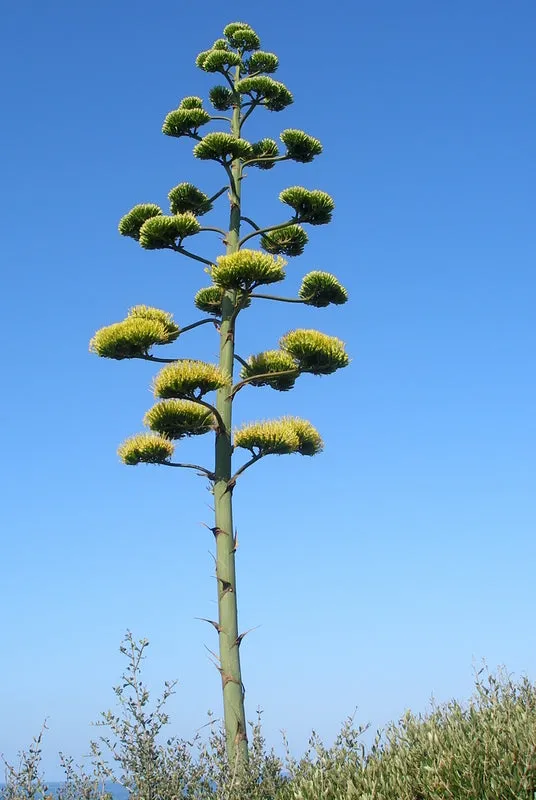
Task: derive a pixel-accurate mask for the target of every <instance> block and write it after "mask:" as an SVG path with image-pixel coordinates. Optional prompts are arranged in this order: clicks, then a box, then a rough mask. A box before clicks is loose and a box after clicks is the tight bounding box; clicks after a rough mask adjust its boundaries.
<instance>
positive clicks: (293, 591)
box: [0, 0, 536, 778]
mask: <svg viewBox="0 0 536 800" xmlns="http://www.w3.org/2000/svg"><path fill="white" fill-rule="evenodd" d="M289 8H290V7H289V4H288V3H287V2H283V0H273V2H271V3H269V4H251V3H246V2H242V0H240V1H239V2H233V3H230V4H229V3H227V4H223V3H221V2H216V0H210V2H204V3H194V2H187V3H164V2H161V0H154V2H152V3H151V4H147V3H141V2H139V1H138V0H133V2H129V3H126V2H122V0H119V1H118V2H112V3H105V2H103V0H96V2H93V3H90V4H87V3H72V2H67V0H62V1H60V0H51V2H49V3H46V4H43V3H37V4H36V3H34V2H30V1H29V0H20V2H18V3H15V4H13V3H12V4H10V5H9V7H6V9H5V10H4V14H3V25H2V33H1V36H2V39H3V41H2V42H1V47H0V58H1V60H2V70H1V71H2V76H3V80H4V83H5V86H4V97H3V109H2V110H3V117H4V123H3V125H2V130H1V133H0V136H1V139H2V142H1V146H2V153H3V156H4V165H3V169H2V173H3V183H4V190H3V192H2V200H1V203H2V206H3V208H2V227H3V237H2V242H3V243H2V250H3V253H2V255H3V262H4V270H3V275H2V284H3V291H2V296H3V298H4V301H3V313H2V315H1V325H2V341H3V342H4V348H3V349H4V354H3V359H2V362H3V375H4V387H5V388H4V392H3V404H2V405H3V451H4V456H3V458H2V467H1V471H2V477H1V485H2V489H3V500H2V504H1V518H2V519H1V524H2V534H3V538H2V553H3V559H2V561H3V568H2V581H1V590H0V591H1V608H2V643H3V648H2V650H3V657H2V671H1V681H0V719H1V726H0V752H4V753H5V754H6V756H8V757H12V756H13V755H14V753H15V751H16V750H17V749H19V748H21V747H23V746H25V745H26V744H27V743H29V741H30V738H31V736H32V735H33V734H34V733H35V732H36V731H37V730H38V728H39V726H40V724H41V721H42V720H43V718H45V717H48V718H49V727H50V731H49V733H48V736H47V743H46V748H45V768H46V771H47V774H48V776H49V777H50V778H53V777H56V776H58V774H59V771H58V767H57V757H56V752H57V751H58V750H59V749H62V750H64V751H66V752H71V753H72V754H73V755H75V756H78V755H80V754H81V753H83V752H86V750H87V742H88V740H89V738H90V737H91V736H92V735H95V733H96V732H95V731H93V730H92V729H91V728H90V727H89V723H90V722H91V721H92V720H95V719H96V718H97V716H98V713H99V711H101V710H104V709H106V708H108V707H109V706H110V705H112V704H113V694H112V690H111V687H112V685H114V684H115V682H116V680H117V679H118V677H119V675H120V672H121V668H122V659H121V656H120V655H119V653H118V647H119V644H120V640H121V638H122V636H123V633H124V631H125V630H126V628H127V627H128V628H131V629H132V631H133V632H134V633H135V635H136V636H140V637H141V636H146V637H147V638H148V639H149V640H150V641H151V648H150V659H149V660H148V662H147V670H146V677H147V680H148V682H149V683H150V685H151V687H153V688H154V689H155V690H156V689H157V688H158V687H159V686H160V685H161V683H162V682H163V680H164V679H171V678H178V679H179V682H180V685H179V688H178V694H177V696H176V697H175V699H174V701H173V703H172V705H171V708H170V710H171V712H172V715H173V732H174V733H176V734H178V735H183V736H190V735H191V734H192V731H193V730H194V729H196V728H198V727H199V726H201V725H202V724H203V723H204V722H205V712H206V711H207V710H208V709H209V708H211V709H213V710H214V711H216V712H217V713H219V709H220V697H219V693H220V687H219V679H218V676H217V674H216V671H215V670H214V667H213V666H212V665H211V664H210V662H209V660H208V657H207V651H206V650H205V649H204V647H203V645H204V644H207V645H208V646H209V647H211V648H213V647H215V645H216V641H215V634H214V633H213V631H212V629H211V628H209V627H208V626H206V627H205V626H204V625H203V623H200V622H197V621H196V620H195V617H197V616H201V617H202V616H213V615H214V614H215V613H216V612H215V602H214V601H215V585H214V578H213V576H212V562H211V558H210V555H209V550H210V549H211V547H212V541H211V536H210V534H209V533H208V532H207V531H206V530H205V529H204V528H203V527H201V525H200V522H201V521H203V520H205V521H210V510H209V507H208V506H209V504H210V496H209V494H208V493H207V492H206V490H205V488H204V484H203V482H202V481H201V480H200V479H198V478H196V477H195V475H193V474H183V473H182V472H181V474H177V471H175V470H165V469H164V468H153V469H151V468H144V467H139V468H137V469H132V468H126V467H123V466H122V465H121V464H120V463H119V462H118V459H117V456H116V454H115V450H116V446H117V444H118V442H119V441H121V440H122V439H123V438H125V437H126V436H128V435H130V434H131V433H134V432H136V431H138V430H139V429H140V425H141V417H142V416H143V413H144V412H145V410H146V409H147V408H148V407H149V406H150V405H151V395H150V393H149V391H148V386H149V383H150V379H151V376H152V374H153V373H154V369H153V368H152V365H150V364H144V363H142V362H136V361H133V362H120V363H116V362H108V361H105V360H100V359H97V358H96V357H95V356H91V355H89V354H88V352H87V343H88V340H89V338H90V336H91V335H92V334H93V332H94V331H95V330H96V329H97V328H99V327H101V326H102V325H105V324H108V323H110V322H112V321H115V320H119V319H121V318H122V317H123V316H124V314H125V312H126V310H127V309H128V308H129V306H131V305H133V304H135V303H147V304H151V305H156V306H159V307H162V308H166V309H168V310H170V311H173V312H174V313H175V315H176V318H177V320H178V321H179V323H181V324H188V323H189V322H192V321H194V320H195V319H196V318H197V315H196V312H195V309H194V307H193V305H192V301H191V298H192V295H193V293H194V292H195V291H196V290H197V289H198V288H199V287H201V286H203V285H205V284H206V276H204V274H203V271H202V268H198V267H196V266H195V265H194V264H193V262H189V261H186V260H181V259H180V258H179V257H178V256H177V257H173V254H166V253H147V252H144V251H142V250H141V249H140V248H138V247H137V246H136V245H135V243H133V242H131V241H130V240H124V239H121V237H120V236H119V235H118V233H117V221H118V219H119V218H120V217H121V215H122V214H124V213H125V212H126V211H127V210H128V209H129V208H131V207H132V206H133V205H134V204H135V203H138V202H149V201H152V202H157V203H164V202H165V198H166V194H167V192H168V191H169V189H170V188H171V187H172V186H174V185H175V184H176V183H178V182H180V181H183V180H190V181H193V182H195V183H197V184H198V185H200V187H201V188H203V189H205V190H206V191H216V190H217V189H218V188H219V187H220V185H222V180H221V176H220V175H219V174H218V169H217V167H215V166H212V165H207V164H206V163H200V162H196V161H195V160H194V159H193V158H192V156H191V144H189V143H188V141H180V140H174V139H169V138H167V137H164V136H162V135H161V133H160V128H161V123H162V120H163V117H164V116H165V114H166V113H167V112H168V111H169V110H171V109H172V108H174V107H176V105H177V103H178V101H179V99H180V98H181V97H183V96H184V95H189V94H199V95H203V96H206V94H207V92H208V89H209V88H210V86H211V85H213V80H212V79H211V77H210V76H207V75H206V74H204V73H202V72H200V71H199V70H197V69H196V68H195V67H194V59H195V55H196V54H197V53H198V52H199V51H200V50H202V49H205V48H206V47H208V46H210V44H211V43H212V41H213V40H214V39H215V38H216V37H217V36H218V35H219V34H220V32H221V30H222V28H223V26H224V25H225V24H226V23H227V22H230V21H234V20H236V19H244V20H246V21H248V22H249V23H250V24H251V25H253V26H254V27H255V28H256V29H257V30H258V32H259V33H260V35H261V38H262V41H263V46H264V47H265V49H267V50H272V51H275V52H277V53H278V54H279V56H280V60H281V68H280V72H279V77H280V79H281V80H284V81H285V82H286V83H287V84H288V86H289V88H290V89H291V90H292V91H293V92H294V95H295V104H294V105H293V106H292V107H291V108H290V109H288V111H286V112H283V113H281V114H269V113H265V114H261V113H259V115H258V116H257V120H256V121H255V122H254V123H253V125H252V128H251V134H250V135H252V136H260V135H265V136H275V137H277V135H278V134H279V132H280V131H281V130H282V129H283V128H288V127H300V128H303V129H305V130H306V131H307V132H309V133H311V134H313V135H315V136H317V137H319V138H320V139H321V140H322V141H323V144H324V154H323V155H322V157H321V158H319V159H317V160H316V161H315V162H314V163H313V164H311V165H299V164H283V165H281V166H280V167H279V168H278V169H277V170H273V171H272V172H271V173H262V172H259V171H257V172H253V171H252V172H251V174H250V176H249V177H248V179H247V181H246V182H245V187H244V190H245V191H244V199H245V208H246V209H247V211H248V212H249V213H250V214H252V215H255V216H256V217H257V219H258V220H259V221H261V222H265V223H271V222H275V221H280V220H282V219H284V217H283V216H282V214H283V209H282V207H281V206H280V204H279V201H278V200H277V194H278V192H279V191H280V190H281V189H282V188H284V187H286V186H290V185H294V184H296V183H298V184H302V185H305V186H308V187H311V188H321V189H324V190H326V191H329V192H330V193H332V194H333V196H334V198H335V200H336V203H337V211H336V215H335V221H334V222H333V224H332V225H331V226H327V227H318V228H314V229H311V237H310V238H311V243H310V245H309V248H308V250H306V253H305V254H304V255H303V256H302V257H301V258H300V259H295V260H293V261H291V263H290V265H289V268H288V273H289V278H288V287H287V291H288V293H291V292H292V291H294V290H295V289H296V288H297V287H298V286H299V281H300V278H301V276H302V275H303V274H304V273H305V272H308V271H310V270H311V269H315V268H320V269H327V270H329V271H332V272H334V273H335V274H337V275H338V276H339V278H340V279H341V281H342V282H343V283H344V284H345V285H346V286H347V287H348V290H349V291H350V293H351V303H349V304H348V305H347V306H344V307H342V308H340V309H334V310H331V309H326V310H322V309H320V310H315V309H310V308H309V309H308V308H301V307H296V308H295V307H293V306H277V307H274V306H270V305H269V304H264V305H262V306H261V305H259V307H258V316H254V315H253V314H252V313H250V314H244V317H243V323H241V326H240V331H239V334H238V349H239V351H241V352H243V354H244V355H247V354H248V352H251V351H253V352H257V351H258V350H260V349H263V348H270V347H273V346H274V345H275V343H276V341H277V339H278V337H279V336H280V335H281V334H282V333H284V332H285V331H287V330H288V329H289V328H290V327H292V326H299V327H303V326H305V327H318V328H320V329H321V330H324V331H326V332H327V333H330V334H336V335H339V336H341V337H342V338H343V339H344V340H345V341H346V342H347V346H348V349H349V351H350V353H351V355H352V358H353V361H352V365H351V368H350V369H348V370H346V371H343V372H340V373H337V374H336V375H334V376H332V377H329V378H324V379H314V378H312V377H304V378H302V379H301V380H300V382H299V384H298V387H297V388H296V390H295V391H294V392H293V393H290V394H278V393H276V392H272V391H271V390H269V389H262V390H254V389H251V390H250V391H249V392H246V391H244V392H243V393H242V394H241V395H240V400H239V402H237V410H238V419H239V420H240V419H244V420H245V419H251V418H259V417H266V416H271V415H273V416H278V415H280V414H282V413H286V412H290V413H295V414H299V415H302V416H305V417H307V418H310V419H311V420H312V421H313V422H314V423H315V425H317V427H318V428H319V429H320V431H321V432H322V434H323V436H324V438H325V441H326V450H325V453H324V454H323V455H322V456H319V457H318V458H316V459H300V458H299V457H294V458H290V457H289V458H287V459H284V458H279V459H277V458H275V459H273V460H272V461H271V462H270V461H269V460H268V459H267V460H266V462H263V463H262V464H260V465H257V467H256V468H255V470H251V472H250V473H248V475H247V476H245V477H244V480H243V482H242V484H241V485H240V487H239V488H237V491H236V493H235V496H236V521H237V525H238V530H239V536H240V550H239V558H238V570H239V572H238V579H239V601H240V608H241V627H242V628H243V629H246V628H249V627H252V626H255V625H260V628H259V629H258V630H256V631H255V632H254V633H252V634H251V636H249V637H248V639H247V640H246V641H245V642H244V647H243V669H244V679H245V683H246V688H247V705H248V716H249V717H250V718H252V717H253V715H254V711H255V708H256V707H257V706H262V707H263V708H264V710H265V713H264V722H265V728H266V734H267V738H268V741H269V742H270V743H273V744H277V743H278V742H279V740H280V736H279V729H281V728H285V729H286V730H287V732H288V735H289V738H290V743H291V746H292V748H293V750H294V751H295V752H300V751H301V750H302V749H303V747H304V745H305V742H306V739H307V736H308V733H309V732H310V730H311V729H312V728H315V729H316V730H317V731H319V732H320V733H321V734H322V735H323V736H325V737H326V738H327V739H330V738H331V737H333V735H334V734H335V732H336V730H337V728H338V725H339V723H340V721H341V720H342V719H343V718H344V717H345V716H346V715H347V714H349V713H351V712H352V711H353V709H354V707H356V706H357V707H358V719H359V720H360V721H371V722H372V724H373V725H374V726H376V725H381V724H383V723H385V722H386V721H387V720H389V719H391V718H396V717H398V716H399V715H400V714H401V713H402V712H403V710H404V709H405V708H407V707H408V706H410V707H412V708H413V709H415V710H417V711H418V710H422V709H425V708H426V707H427V703H428V699H429V697H430V695H431V694H432V693H433V694H434V695H435V697H436V698H437V699H438V700H446V699H448V698H450V697H452V696H458V697H460V698H462V697H467V696H468V695H469V694H470V692H471V687H472V679H473V676H472V665H473V663H474V661H476V662H477V663H480V662H479V660H480V659H481V658H485V659H487V661H488V663H489V664H490V666H491V667H494V666H496V665H497V664H501V663H503V664H505V665H506V666H507V667H508V668H509V669H510V670H512V671H514V672H515V673H517V674H520V673H522V672H525V671H526V672H527V673H528V674H529V676H531V677H536V655H535V652H536V651H535V647H534V618H535V615H536V600H535V595H534V563H535V557H536V537H535V522H536V515H535V502H534V496H535V455H534V454H535V452H536V425H535V415H534V408H535V402H536V380H535V377H534V353H535V345H536V336H535V327H534V303H535V289H536V280H535V255H536V252H535V251H536V247H535V245H536V237H535V229H534V209H535V193H536V190H535V187H536V174H535V171H536V170H535V161H534V142H535V141H536V115H535V110H534V109H535V101H536V97H535V95H536V90H535V86H536V82H535V67H536V59H535V56H534V30H535V26H536V5H535V4H534V2H533V0H517V1H516V2H512V3H506V2H504V0H470V2H461V0H457V1H456V2H429V0H406V2H403V3H402V2H400V0H381V2H373V1H372V0H369V1H368V2H363V1H362V0H358V2H355V3H354V2H352V3H350V2H339V3H331V4H328V5H324V4H320V3H314V2H312V3H308V4H307V6H303V7H301V11H300V13H299V15H298V16H299V20H297V21H296V23H294V24H292V23H290V22H289ZM298 8H300V6H299V4H298ZM328 15H329V16H328ZM224 213H225V212H224V207H223V206H222V207H221V216H220V217H219V218H218V213H214V215H213V217H212V219H213V220H214V222H215V224H218V222H219V223H220V224H222V225H225V220H226V217H225V216H224ZM204 252H205V253H206V254H207V255H210V256H211V257H214V256H215V255H217V253H218V252H219V250H218V241H217V238H216V237H214V238H209V239H208V240H207V241H206V243H205V245H204ZM177 352H179V353H180V354H181V355H192V356H197V357H203V358H210V359H212V358H214V356H215V352H216V341H215V339H214V335H213V334H211V332H210V331H208V330H206V329H205V328H202V329H200V331H199V332H193V333H192V334H189V338H188V339H186V337H185V338H184V340H182V341H181V342H180V343H178V344H177ZM183 449H184V453H185V455H186V454H187V455H188V456H190V457H192V458H193V457H194V455H195V457H196V458H199V459H202V458H204V457H205V455H207V454H208V453H209V452H210V447H209V444H208V442H206V443H203V442H201V443H200V442H199V441H197V442H195V441H194V442H191V443H188V444H186V445H184V446H183Z"/></svg>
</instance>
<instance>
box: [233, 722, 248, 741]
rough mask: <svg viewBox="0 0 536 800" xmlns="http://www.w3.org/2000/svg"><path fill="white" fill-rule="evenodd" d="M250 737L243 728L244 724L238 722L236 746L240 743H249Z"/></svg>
mask: <svg viewBox="0 0 536 800" xmlns="http://www.w3.org/2000/svg"><path fill="white" fill-rule="evenodd" d="M247 740H248V737H247V735H246V732H245V730H244V729H243V728H242V724H241V722H240V720H237V723H236V735H235V745H238V744H239V743H240V742H247Z"/></svg>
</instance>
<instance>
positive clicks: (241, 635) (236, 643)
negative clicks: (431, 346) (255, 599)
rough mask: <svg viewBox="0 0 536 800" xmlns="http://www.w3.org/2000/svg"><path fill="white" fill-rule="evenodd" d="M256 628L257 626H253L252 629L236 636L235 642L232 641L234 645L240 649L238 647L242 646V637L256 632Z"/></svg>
mask: <svg viewBox="0 0 536 800" xmlns="http://www.w3.org/2000/svg"><path fill="white" fill-rule="evenodd" d="M258 627H259V625H255V627H254V628H248V630H247V631H244V633H239V634H238V636H237V637H236V639H235V641H234V643H235V645H236V646H237V647H240V645H241V644H242V639H243V638H244V636H247V635H248V633H251V631H256V630H257V628H258Z"/></svg>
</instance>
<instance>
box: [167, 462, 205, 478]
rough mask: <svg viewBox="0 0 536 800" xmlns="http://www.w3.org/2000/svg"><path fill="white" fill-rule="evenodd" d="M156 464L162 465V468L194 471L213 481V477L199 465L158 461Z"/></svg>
mask: <svg viewBox="0 0 536 800" xmlns="http://www.w3.org/2000/svg"><path fill="white" fill-rule="evenodd" d="M157 463H158V464H162V465H163V466H164V467H180V468H181V469H195V470H196V471H197V472H201V473H202V474H203V475H206V477H207V478H208V479H209V480H210V481H213V480H214V479H215V477H216V476H215V475H214V473H213V472H211V471H210V470H209V469H207V468H206V467H200V466H199V464H179V463H178V462H177V461H158V462H157Z"/></svg>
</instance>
